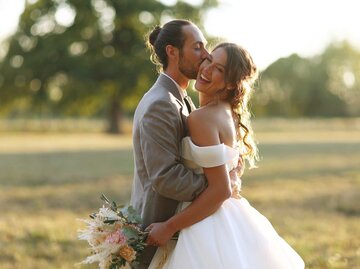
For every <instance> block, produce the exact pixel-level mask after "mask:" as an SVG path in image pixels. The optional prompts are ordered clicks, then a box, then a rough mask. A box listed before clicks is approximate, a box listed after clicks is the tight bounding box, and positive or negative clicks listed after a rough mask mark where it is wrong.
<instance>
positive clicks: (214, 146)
mask: <svg viewBox="0 0 360 269" xmlns="http://www.w3.org/2000/svg"><path fill="white" fill-rule="evenodd" d="M184 139H187V140H189V141H190V143H191V144H192V145H193V146H194V147H196V148H217V147H222V146H225V147H226V148H228V149H230V150H233V151H236V152H238V150H237V149H235V148H233V147H230V146H229V145H226V144H225V143H221V144H216V145H210V146H198V145H196V144H195V143H194V142H193V141H192V140H191V137H190V136H185V137H184Z"/></svg>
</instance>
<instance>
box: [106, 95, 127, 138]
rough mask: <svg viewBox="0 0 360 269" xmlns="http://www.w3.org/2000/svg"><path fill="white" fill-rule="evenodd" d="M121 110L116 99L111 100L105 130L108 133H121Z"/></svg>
mask: <svg viewBox="0 0 360 269" xmlns="http://www.w3.org/2000/svg"><path fill="white" fill-rule="evenodd" d="M122 119H123V117H122V112H121V108H120V105H119V103H118V102H117V100H111V106H110V109H109V113H108V127H107V130H106V132H107V133H109V134H122V133H123V128H122V124H121V123H122Z"/></svg>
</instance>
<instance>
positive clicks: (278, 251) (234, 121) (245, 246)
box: [147, 43, 304, 269]
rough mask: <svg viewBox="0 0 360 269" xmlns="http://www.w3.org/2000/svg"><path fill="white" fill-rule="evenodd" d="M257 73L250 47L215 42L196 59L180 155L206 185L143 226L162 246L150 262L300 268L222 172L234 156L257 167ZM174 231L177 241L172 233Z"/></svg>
mask: <svg viewBox="0 0 360 269" xmlns="http://www.w3.org/2000/svg"><path fill="white" fill-rule="evenodd" d="M256 76H257V68H256V66H255V64H254V63H253V60H252V58H251V56H250V55H249V53H248V52H247V51H246V50H245V49H243V48H242V47H240V46H238V45H236V44H232V43H221V44H219V45H217V46H216V47H215V49H214V50H213V51H212V53H211V55H209V57H208V58H207V59H205V60H204V62H203V63H202V64H201V66H200V70H199V74H198V76H197V80H196V84H195V87H196V89H197V90H198V91H199V98H200V106H201V107H200V108H199V109H197V110H195V111H194V112H192V113H191V114H190V116H189V117H188V126H189V131H190V137H185V138H184V139H183V141H182V157H183V159H184V163H185V164H186V165H187V166H188V167H190V168H191V169H194V170H195V171H196V172H197V173H204V174H205V176H206V179H207V181H208V187H207V188H206V189H205V190H204V191H203V193H202V194H201V195H200V196H199V197H198V198H197V199H196V200H195V201H193V202H191V203H183V204H182V205H181V207H180V208H179V211H178V213H177V214H176V215H174V216H173V217H171V218H170V219H169V220H167V221H165V222H161V223H153V224H151V225H150V226H149V227H148V228H147V230H148V231H149V236H148V241H147V242H148V243H149V244H151V245H155V246H160V247H159V248H158V250H157V252H156V254H155V256H154V258H153V260H152V262H151V265H150V267H149V268H151V269H154V268H162V269H166V268H169V269H184V268H186V269H222V268H223V269H234V268H239V269H298V268H299V269H300V268H304V262H303V260H302V259H301V257H300V256H299V255H298V254H297V253H296V252H295V251H294V250H293V249H292V248H291V247H290V246H289V245H288V244H287V243H286V242H285V241H284V240H283V239H282V238H281V237H280V236H279V235H278V234H277V233H276V231H275V230H274V228H273V227H272V226H271V224H270V222H269V221H268V220H267V219H266V218H265V217H264V216H263V215H261V214H260V213H259V212H258V211H257V210H256V209H254V208H253V207H252V206H251V205H250V204H249V203H248V201H247V200H246V199H245V198H243V197H241V196H240V194H239V192H240V186H241V184H240V182H238V184H235V185H234V184H231V182H230V179H229V176H228V174H229V173H228V171H230V170H232V169H233V168H235V167H237V166H238V163H239V162H241V163H242V164H243V166H244V164H245V160H246V161H247V162H248V163H249V165H250V167H255V161H256V160H257V148H256V145H255V143H254V140H253V137H252V129H251V126H250V113H249V111H248V108H247V106H248V100H249V97H250V94H251V91H252V89H251V84H252V82H253V81H254V80H255V79H256ZM231 185H232V186H231ZM178 231H180V234H179V238H178V241H177V243H176V244H175V242H174V241H172V240H170V238H171V237H172V236H173V235H174V234H175V233H176V232H178Z"/></svg>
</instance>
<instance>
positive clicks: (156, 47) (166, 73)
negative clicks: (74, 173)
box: [131, 20, 209, 269]
mask: <svg viewBox="0 0 360 269" xmlns="http://www.w3.org/2000/svg"><path fill="white" fill-rule="evenodd" d="M205 45H206V40H205V38H204V36H203V34H202V33H201V31H200V30H199V28H198V27H197V26H196V25H194V24H193V23H192V22H190V21H187V20H173V21H170V22H168V23H166V24H165V25H163V26H162V27H160V26H157V27H155V28H154V29H153V30H152V31H151V32H150V34H149V36H148V46H149V48H150V50H151V52H152V56H151V59H152V60H153V62H154V63H155V64H157V65H158V66H159V67H160V70H161V72H160V74H159V77H158V79H157V80H156V82H155V83H154V85H153V86H152V87H151V88H150V89H149V91H148V92H147V93H146V94H145V95H144V96H143V98H142V99H141V101H140V103H139V104H138V107H137V109H136V111H135V115H134V124H133V147H134V162H135V169H134V180H133V187H132V194H131V204H132V205H133V206H134V207H135V209H136V210H137V211H138V212H139V213H140V215H141V217H142V219H143V225H144V228H145V227H147V226H148V225H149V224H151V223H154V222H162V221H165V220H167V219H169V218H170V217H171V216H173V215H174V214H175V212H176V209H177V206H178V204H179V202H183V201H192V200H194V198H195V197H197V196H198V195H199V194H200V193H201V192H202V191H203V190H204V189H205V188H206V179H205V178H204V176H203V175H198V174H195V173H194V172H193V171H192V170H189V169H188V168H186V167H185V166H184V165H183V164H182V162H181V140H182V138H183V137H185V136H186V135H188V134H187V127H186V118H187V116H188V115H189V113H190V112H191V110H192V109H194V106H193V104H192V102H191V100H190V99H189V97H188V96H187V92H186V88H187V87H188V84H189V80H190V79H195V78H196V76H197V73H198V70H199V66H200V64H201V62H202V61H203V60H204V59H205V58H206V57H208V55H209V54H208V52H207V50H206V49H205ZM147 243H148V244H149V245H156V242H152V241H151V238H149V239H148V242H147ZM155 251H156V246H150V247H147V248H146V249H145V251H144V252H143V254H142V256H141V257H140V264H139V265H137V266H136V268H137V269H143V268H148V266H149V264H150V262H151V259H152V257H153V255H154V254H155Z"/></svg>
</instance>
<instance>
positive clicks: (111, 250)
mask: <svg viewBox="0 0 360 269" xmlns="http://www.w3.org/2000/svg"><path fill="white" fill-rule="evenodd" d="M101 199H102V200H103V201H104V202H105V204H104V205H103V207H102V208H100V209H99V212H98V213H94V214H91V215H90V219H83V220H82V221H83V222H85V223H86V228H85V229H84V230H80V231H79V236H78V237H79V239H80V240H86V241H87V242H88V243H89V245H90V247H91V250H92V255H91V256H88V257H87V258H86V259H85V260H84V261H82V262H81V263H82V264H88V263H94V262H98V263H99V268H100V269H118V268H121V267H123V266H125V265H126V264H129V265H133V264H134V263H136V258H137V256H138V254H140V253H141V252H142V251H143V250H144V248H145V246H146V244H145V240H146V236H147V233H146V232H143V231H141V229H140V224H141V218H140V216H139V215H137V213H136V211H135V209H134V208H132V207H131V206H122V207H121V206H118V205H117V204H116V203H115V202H113V201H109V199H108V198H106V196H105V195H102V196H101Z"/></svg>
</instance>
